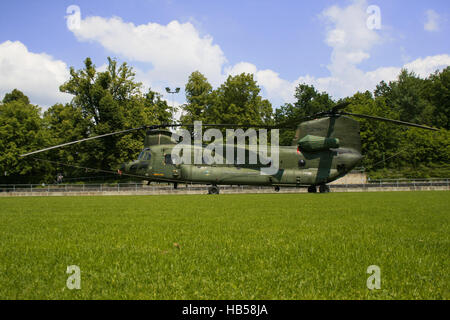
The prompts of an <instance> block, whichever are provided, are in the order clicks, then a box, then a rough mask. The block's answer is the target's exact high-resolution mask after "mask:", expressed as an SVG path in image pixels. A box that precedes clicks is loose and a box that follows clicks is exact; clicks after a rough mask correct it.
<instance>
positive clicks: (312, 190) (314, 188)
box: [308, 186, 317, 193]
mask: <svg viewBox="0 0 450 320" xmlns="http://www.w3.org/2000/svg"><path fill="white" fill-rule="evenodd" d="M308 192H309V193H316V192H317V188H316V186H309V187H308Z"/></svg>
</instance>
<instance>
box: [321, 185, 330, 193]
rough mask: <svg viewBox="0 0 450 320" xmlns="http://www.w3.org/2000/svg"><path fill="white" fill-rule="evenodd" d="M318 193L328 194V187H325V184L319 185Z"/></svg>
mask: <svg viewBox="0 0 450 320" xmlns="http://www.w3.org/2000/svg"><path fill="white" fill-rule="evenodd" d="M319 191H320V193H328V192H330V187H329V186H327V185H326V184H321V185H320V186H319Z"/></svg>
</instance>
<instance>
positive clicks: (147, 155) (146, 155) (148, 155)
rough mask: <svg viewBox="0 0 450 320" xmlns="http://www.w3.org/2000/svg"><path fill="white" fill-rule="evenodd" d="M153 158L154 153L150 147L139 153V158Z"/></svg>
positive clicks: (147, 159)
mask: <svg viewBox="0 0 450 320" xmlns="http://www.w3.org/2000/svg"><path fill="white" fill-rule="evenodd" d="M151 158H152V154H151V153H150V148H145V149H144V150H142V151H141V153H140V154H139V157H138V160H142V161H150V159H151Z"/></svg>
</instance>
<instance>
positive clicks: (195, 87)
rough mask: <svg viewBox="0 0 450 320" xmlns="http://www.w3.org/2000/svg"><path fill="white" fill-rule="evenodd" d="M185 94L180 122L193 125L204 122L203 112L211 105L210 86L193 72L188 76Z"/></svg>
mask: <svg viewBox="0 0 450 320" xmlns="http://www.w3.org/2000/svg"><path fill="white" fill-rule="evenodd" d="M185 92H186V101H187V103H186V104H185V105H183V111H184V114H183V116H182V117H181V119H180V120H181V122H182V123H194V121H205V120H206V114H205V111H206V110H207V109H208V108H209V107H210V106H211V103H212V95H211V93H212V86H211V84H210V83H209V82H208V80H207V79H206V77H205V76H204V75H203V74H201V73H200V72H199V71H195V72H193V73H192V74H191V75H190V76H189V80H188V83H187V84H186V87H185Z"/></svg>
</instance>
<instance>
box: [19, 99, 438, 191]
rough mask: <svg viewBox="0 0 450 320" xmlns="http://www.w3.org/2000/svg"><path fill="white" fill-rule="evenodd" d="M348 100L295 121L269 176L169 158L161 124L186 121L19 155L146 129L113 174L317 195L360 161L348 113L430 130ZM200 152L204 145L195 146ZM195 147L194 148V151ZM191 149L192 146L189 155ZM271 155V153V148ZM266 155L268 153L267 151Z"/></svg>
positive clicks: (171, 140) (253, 167)
mask: <svg viewBox="0 0 450 320" xmlns="http://www.w3.org/2000/svg"><path fill="white" fill-rule="evenodd" d="M348 104H349V103H341V104H338V105H336V106H335V107H334V108H332V109H331V110H328V111H323V112H320V113H317V114H314V115H312V116H309V117H307V118H303V119H299V120H298V122H297V123H299V122H300V124H298V125H296V127H297V128H296V133H295V138H294V139H293V141H292V145H290V146H279V147H278V150H277V151H276V152H278V154H277V158H278V166H277V167H276V168H277V170H276V171H275V172H272V173H271V174H262V172H263V171H264V169H266V168H267V167H268V166H269V165H270V161H269V162H268V161H265V163H264V164H263V163H256V164H255V163H249V162H248V161H247V162H244V163H242V162H241V163H236V161H234V162H233V163H229V162H226V161H223V162H222V163H220V162H219V163H217V162H216V163H209V164H208V161H201V163H194V164H192V163H193V162H190V163H178V162H179V161H174V159H173V153H172V151H174V150H173V149H174V148H175V147H176V146H177V145H178V144H179V142H180V139H178V137H179V136H177V135H175V134H173V133H172V132H171V131H169V130H168V129H167V128H175V127H192V125H191V124H159V125H150V126H142V127H138V128H132V129H127V130H122V131H117V132H112V133H107V134H103V135H98V136H94V137H90V138H86V139H81V140H77V141H72V142H68V143H64V144H60V145H57V146H53V147H49V148H45V149H41V150H37V151H33V152H30V153H26V154H23V155H22V156H29V155H33V154H36V153H40V152H44V151H47V150H51V149H55V148H60V147H63V146H67V145H70V144H75V143H80V142H83V141H87V140H93V139H99V138H103V137H107V136H112V135H116V134H123V133H127V132H131V131H135V130H147V135H146V138H145V142H144V146H145V147H144V149H143V150H142V152H141V153H140V154H139V157H138V159H136V160H135V161H132V162H129V163H124V164H122V165H121V166H120V168H119V170H118V172H119V173H120V174H125V175H128V176H132V177H136V178H138V179H140V180H146V181H148V182H149V183H150V182H151V181H156V182H167V183H173V184H174V188H177V185H178V184H179V183H190V184H191V183H192V184H207V185H210V187H209V189H208V193H209V194H218V193H219V187H218V186H219V185H255V186H273V187H274V188H275V190H276V191H279V190H280V187H282V186H289V187H292V186H294V187H306V188H308V192H311V193H315V192H317V186H318V187H319V191H320V192H321V193H324V192H329V191H330V188H329V186H328V185H327V183H330V182H332V181H334V180H336V179H339V178H341V177H343V176H344V175H346V174H347V173H349V172H350V171H351V170H352V169H353V168H354V167H355V166H357V165H358V163H359V162H360V161H361V159H362V157H363V155H362V154H361V138H360V132H359V123H358V121H356V120H354V119H352V118H350V117H348V116H353V117H359V118H365V119H373V120H378V121H385V122H390V123H394V124H399V125H406V126H412V127H418V128H422V129H427V130H437V129H435V128H431V127H427V126H423V125H418V124H415V123H409V122H404V121H399V120H393V119H387V118H382V117H375V116H368V115H363V114H355V113H349V112H344V111H340V110H341V109H343V108H344V107H345V106H347V105H348ZM203 126H204V127H221V128H224V127H236V125H232V124H229V125H227V124H204V125H203ZM245 127H246V128H249V127H253V128H266V129H267V128H277V129H288V128H295V127H294V126H292V125H291V124H282V125H279V126H252V125H248V126H245ZM199 148H200V149H201V150H200V151H201V152H202V154H203V151H204V150H205V148H206V146H205V145H200V146H197V149H199ZM242 148H243V149H244V150H238V149H239V147H236V146H235V147H234V150H233V154H234V155H233V157H234V159H236V154H238V153H239V151H243V152H244V154H245V155H246V160H248V159H249V156H250V154H251V152H252V149H251V148H250V146H249V145H246V146H244V147H241V149H242ZM197 151H199V150H197ZM195 152H196V148H195V147H194V148H193V152H192V154H191V157H192V159H193V157H194V155H193V154H194V153H195ZM272 153H273V152H272ZM271 156H272V158H273V156H274V154H271Z"/></svg>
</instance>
